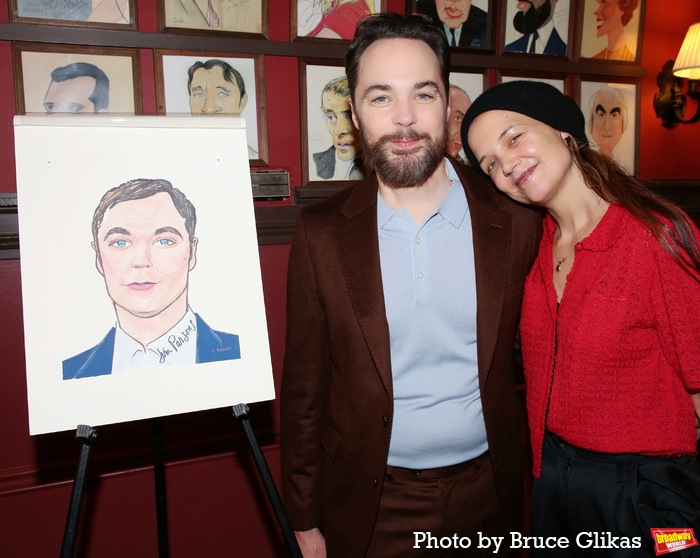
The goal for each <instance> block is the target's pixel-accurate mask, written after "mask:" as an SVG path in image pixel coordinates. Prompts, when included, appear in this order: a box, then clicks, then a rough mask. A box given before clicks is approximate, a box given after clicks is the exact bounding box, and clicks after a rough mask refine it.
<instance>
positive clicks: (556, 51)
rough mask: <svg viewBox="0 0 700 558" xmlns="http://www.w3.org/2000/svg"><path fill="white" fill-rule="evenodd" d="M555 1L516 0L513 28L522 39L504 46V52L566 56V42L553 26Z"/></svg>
mask: <svg viewBox="0 0 700 558" xmlns="http://www.w3.org/2000/svg"><path fill="white" fill-rule="evenodd" d="M556 7H557V0H518V3H517V9H518V12H517V13H516V14H515V16H514V17H513V27H514V28H515V30H516V31H517V32H518V33H522V37H520V38H519V39H516V40H515V41H513V42H512V43H508V44H507V45H506V48H505V50H506V52H526V53H528V54H551V55H555V56H566V41H565V40H564V39H562V37H561V35H560V34H559V31H557V28H556V27H555V26H554V19H553V17H554V11H555V9H556Z"/></svg>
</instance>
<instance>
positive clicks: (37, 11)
mask: <svg viewBox="0 0 700 558" xmlns="http://www.w3.org/2000/svg"><path fill="white" fill-rule="evenodd" d="M130 10H131V6H130V5H129V0H71V1H70V2H68V1H65V0H64V1H61V2H57V1H55V0H17V15H18V16H19V17H20V18H22V17H25V18H31V19H56V20H63V21H85V22H91V23H112V24H120V25H126V24H129V23H131V11H130Z"/></svg>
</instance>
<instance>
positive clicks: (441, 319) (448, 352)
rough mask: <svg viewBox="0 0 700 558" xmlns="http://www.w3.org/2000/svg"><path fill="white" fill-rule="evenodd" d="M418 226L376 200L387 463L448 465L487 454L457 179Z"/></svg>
mask: <svg viewBox="0 0 700 558" xmlns="http://www.w3.org/2000/svg"><path fill="white" fill-rule="evenodd" d="M447 165H448V169H449V176H450V179H451V180H452V185H451V187H450V189H449V190H448V192H447V194H446V196H445V198H444V200H443V201H442V203H441V204H440V206H439V207H438V208H437V209H436V210H435V213H434V214H433V215H432V216H430V217H429V218H428V219H427V220H426V221H425V223H423V224H422V225H420V226H419V225H416V224H415V223H414V222H413V219H412V218H411V217H410V215H409V214H408V213H407V212H406V211H405V210H404V209H403V208H399V209H398V210H396V211H394V210H392V209H391V208H389V206H388V205H387V204H386V203H384V201H383V200H382V198H381V196H379V195H378V202H377V228H378V234H379V256H380V260H381V271H382V282H383V285H384V299H385V304H386V316H387V320H388V322H389V333H390V338H391V368H392V377H393V389H394V420H393V424H392V431H391V443H390V446H389V460H388V463H389V465H392V466H396V467H406V468H410V469H432V468H436V467H446V466H448V465H454V464H456V463H461V462H464V461H468V460H469V459H473V458H475V457H478V456H479V455H481V454H483V453H484V452H485V451H486V450H487V449H488V443H487V441H486V427H485V425H484V418H483V414H482V408H481V394H480V392H479V377H478V370H477V350H476V282H475V275H474V249H473V243H472V227H471V219H470V216H469V207H468V205H467V198H466V195H465V193H464V189H463V188H462V184H461V182H460V180H459V177H458V176H457V174H456V173H455V170H454V168H453V167H452V165H451V164H450V163H449V161H448V162H447Z"/></svg>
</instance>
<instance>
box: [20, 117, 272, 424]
mask: <svg viewBox="0 0 700 558" xmlns="http://www.w3.org/2000/svg"><path fill="white" fill-rule="evenodd" d="M15 147H16V162H17V197H18V214H19V215H18V216H19V234H20V246H21V248H20V250H21V272H22V297H23V310H24V328H25V349H26V373H27V393H28V400H29V424H30V434H32V435H34V434H42V433H47V432H55V431H62V430H70V429H75V428H76V427H77V426H78V425H79V424H87V425H90V426H99V425H102V424H111V423H118V422H125V421H131V420H137V419H142V418H150V417H156V416H165V415H171V414H179V413H186V412H191V411H198V410H204V409H210V408H220V407H226V406H230V405H235V404H238V403H252V402H256V401H263V400H269V399H273V398H274V397H275V394H274V385H273V378H272V367H271V360H270V350H269V342H268V335H267V324H266V318H265V307H264V300H263V292H262V281H261V275H260V261H259V253H258V245H257V235H256V229H255V216H254V210H253V201H252V191H251V184H250V174H249V167H248V157H247V149H246V134H245V127H244V125H243V120H242V119H239V118H227V119H201V118H197V119H193V118H189V117H175V116H172V117H171V116H167V117H165V116H162V117H147V116H134V117H127V118H112V117H100V116H86V117H75V116H70V117H63V116H61V115H52V116H17V117H15ZM137 178H148V179H154V178H158V179H165V180H167V181H169V182H171V183H172V185H173V186H174V187H175V188H177V189H179V190H180V191H181V192H182V193H183V194H184V195H185V196H186V197H187V198H188V199H189V200H190V202H191V203H192V205H193V206H194V207H195V209H196V216H197V224H196V229H195V231H194V234H193V235H192V236H193V237H196V238H197V247H196V265H194V267H193V268H192V269H191V270H189V273H188V275H187V302H188V304H189V306H190V307H191V309H192V310H193V311H194V312H195V313H196V314H197V315H199V316H200V317H201V318H202V319H203V320H204V321H205V322H206V323H207V324H208V326H210V327H211V329H212V330H216V332H219V333H221V332H225V333H226V334H230V336H234V337H235V336H237V340H238V343H239V349H240V358H230V357H229V356H228V355H227V356H226V357H225V358H227V360H219V361H215V362H199V363H197V364H194V363H184V364H183V363H175V365H173V366H159V365H144V366H143V367H135V368H133V369H126V370H124V371H122V372H121V373H118V370H116V369H115V370H114V371H112V373H108V374H102V375H97V376H86V377H78V378H72V379H63V370H64V361H68V360H69V359H71V358H72V357H73V356H75V355H77V354H80V353H81V352H83V351H88V352H89V351H90V349H91V348H92V347H94V346H96V345H99V344H100V343H101V341H102V340H103V338H104V337H105V333H107V332H108V331H110V330H111V328H112V327H113V326H115V324H116V323H117V319H116V316H117V314H116V311H117V306H118V304H116V305H115V303H114V302H113V301H112V299H111V298H110V296H108V292H107V288H106V284H107V282H106V280H105V278H103V276H102V275H101V274H100V273H99V272H98V261H97V258H96V252H95V250H93V247H92V245H91V243H92V242H93V236H92V219H93V213H94V212H95V209H96V207H97V206H98V204H99V202H100V199H101V198H102V196H103V194H105V192H107V191H108V190H110V189H111V188H113V187H116V186H119V185H121V184H123V183H125V182H128V181H131V180H132V179H137ZM160 195H161V197H162V196H167V194H160ZM123 203H128V204H134V203H137V202H136V201H127V202H123ZM120 205H121V206H122V207H121V208H122V209H123V208H124V207H125V206H124V205H123V204H122V203H117V204H116V205H115V206H114V207H113V208H112V209H110V210H109V211H115V213H114V214H112V213H110V214H109V215H117V213H116V208H119V207H120ZM130 207H132V206H130ZM133 207H136V206H133ZM122 213H124V212H122ZM137 213H138V212H137ZM125 214H126V215H127V216H131V215H134V214H135V213H134V212H133V211H129V212H126V213H125ZM138 214H139V215H141V213H138ZM144 215H145V216H147V215H150V214H149V213H148V212H144ZM104 222H105V223H106V222H107V217H105V221H104ZM149 226H150V225H149ZM100 231H101V233H100V239H102V229H100ZM185 236H187V234H186V233H185ZM110 238H111V237H110ZM134 238H136V236H135V237H134ZM122 243H123V244H127V242H126V241H122ZM162 244H166V243H165V242H162ZM105 261H106V260H105V259H104V257H103V258H102V265H103V271H105V269H106V267H105V266H106V265H107V264H106V263H105ZM149 265H150V264H149ZM153 267H155V265H153ZM105 273H106V272H105ZM105 277H107V274H106V275H105ZM115 299H116V297H115ZM119 309H120V310H121V311H122V312H123V308H121V306H119ZM197 324H198V325H199V322H197ZM195 329H196V328H195ZM200 331H201V330H200ZM200 331H198V333H197V334H196V337H197V339H199V336H200ZM180 333H182V331H180ZM187 335H188V334H187V333H185V337H187ZM181 340H182V338H181V336H180V338H178V339H175V341H178V342H179V341H181ZM183 346H184V345H183ZM197 348H199V341H198V342H197ZM221 350H224V349H221ZM173 352H174V353H176V354H178V353H177V351H173ZM183 352H184V351H183ZM197 358H198V360H199V356H198V357H197Z"/></svg>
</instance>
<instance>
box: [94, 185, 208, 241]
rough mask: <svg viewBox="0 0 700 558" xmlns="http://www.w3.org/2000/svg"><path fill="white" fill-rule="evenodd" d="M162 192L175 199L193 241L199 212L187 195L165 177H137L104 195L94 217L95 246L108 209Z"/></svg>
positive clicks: (176, 206)
mask: <svg viewBox="0 0 700 558" xmlns="http://www.w3.org/2000/svg"><path fill="white" fill-rule="evenodd" d="M161 192H165V193H166V194H168V195H169V196H170V199H172V200H173V205H174V206H175V209H177V212H178V213H179V214H180V216H181V217H182V218H183V219H184V220H185V229H186V230H187V234H188V235H189V237H190V243H192V240H193V239H194V230H195V227H196V226H197V212H196V211H195V208H194V205H192V202H191V201H190V200H188V199H187V197H185V194H183V193H182V192H181V191H180V190H178V189H177V188H174V187H173V185H172V184H171V183H170V182H168V181H167V180H164V179H163V178H154V179H151V178H136V179H134V180H129V181H128V182H125V183H124V184H120V185H119V186H117V187H115V188H112V189H111V190H108V191H107V192H105V194H104V196H102V199H101V200H100V203H99V204H98V206H97V208H96V209H95V213H94V215H93V217H92V238H93V240H94V241H95V246H96V247H97V246H98V238H97V232H98V231H99V229H100V226H101V225H102V220H103V219H104V216H105V213H106V212H107V210H108V209H111V208H112V207H114V206H115V205H117V204H118V203H121V202H125V201H134V200H142V199H145V198H150V197H151V196H155V195H156V194H160V193H161Z"/></svg>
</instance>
